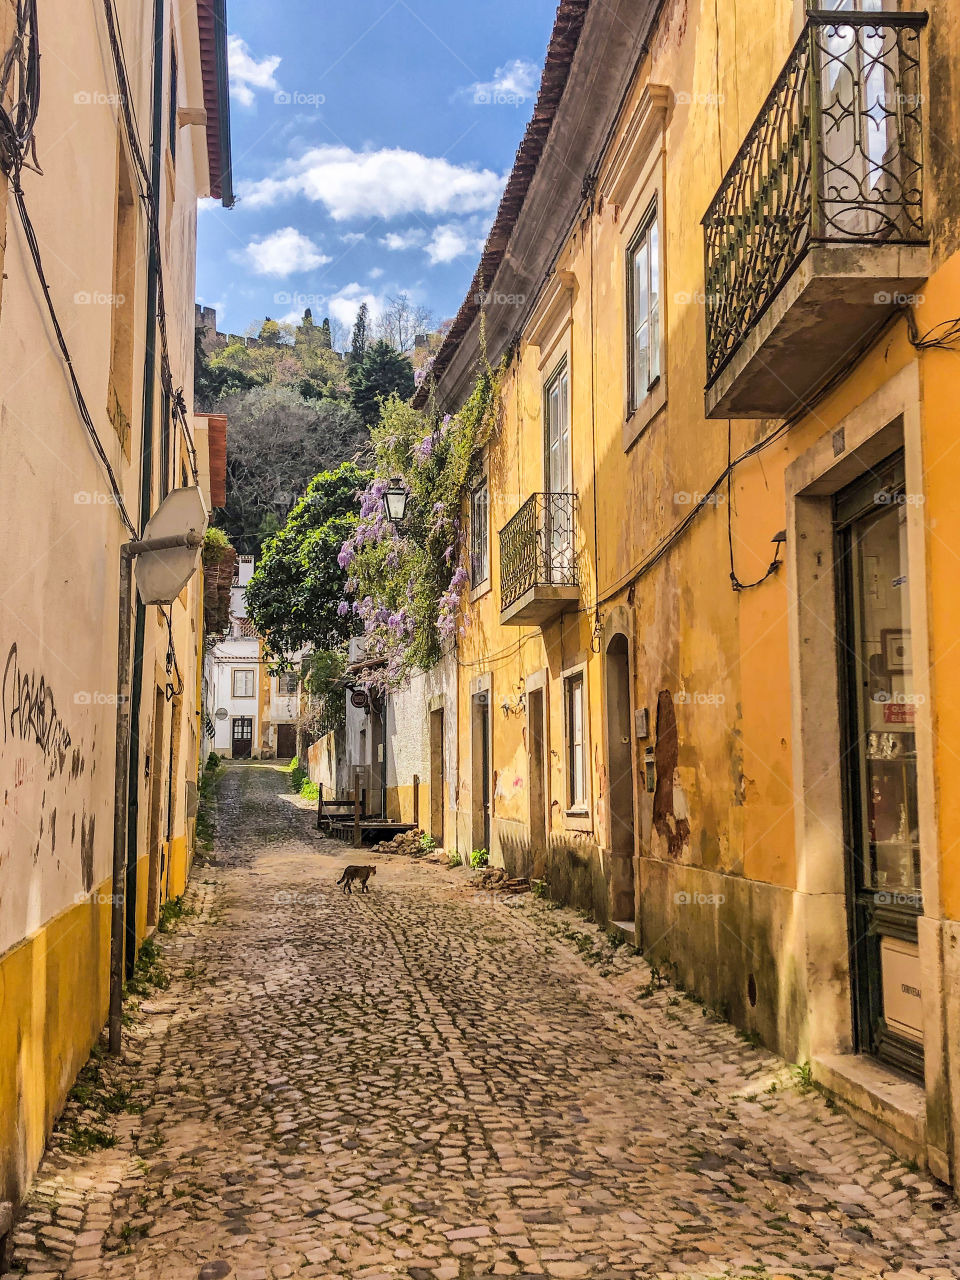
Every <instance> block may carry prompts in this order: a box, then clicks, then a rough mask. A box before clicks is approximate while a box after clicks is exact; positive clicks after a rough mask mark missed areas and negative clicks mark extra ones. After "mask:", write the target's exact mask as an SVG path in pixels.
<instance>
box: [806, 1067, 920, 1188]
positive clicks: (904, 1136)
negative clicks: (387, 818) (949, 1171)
mask: <svg viewBox="0 0 960 1280" xmlns="http://www.w3.org/2000/svg"><path fill="white" fill-rule="evenodd" d="M811 1066H812V1068H813V1078H814V1080H816V1082H817V1084H819V1085H822V1086H823V1088H824V1089H826V1090H827V1092H828V1093H830V1094H831V1095H832V1096H833V1097H834V1098H835V1099H836V1100H837V1102H839V1103H841V1104H842V1105H843V1106H844V1108H845V1109H846V1110H847V1111H849V1112H850V1114H851V1115H852V1116H853V1118H854V1119H855V1120H856V1121H857V1123H858V1124H860V1125H862V1126H863V1127H864V1128H865V1129H868V1130H869V1131H870V1132H871V1133H872V1134H874V1136H875V1137H877V1138H879V1139H880V1140H881V1142H885V1143H886V1144H887V1145H888V1146H890V1147H892V1148H893V1149H894V1151H896V1153H897V1155H899V1156H901V1157H902V1158H903V1159H905V1160H915V1161H916V1162H917V1163H918V1164H919V1165H921V1166H926V1164H927V1149H926V1148H927V1099H926V1095H925V1093H924V1091H923V1086H922V1085H921V1084H919V1083H917V1082H916V1081H913V1080H910V1079H908V1078H907V1077H906V1076H902V1075H900V1073H899V1072H897V1071H893V1070H891V1069H890V1068H889V1067H885V1066H884V1065H883V1064H882V1063H880V1062H877V1061H876V1059H875V1058H870V1057H867V1056H866V1055H865V1054H860V1053H843V1054H832V1055H830V1056H826V1057H822V1058H815V1059H814V1060H813V1062H812V1063H811Z"/></svg>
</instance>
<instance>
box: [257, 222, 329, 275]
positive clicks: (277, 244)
mask: <svg viewBox="0 0 960 1280" xmlns="http://www.w3.org/2000/svg"><path fill="white" fill-rule="evenodd" d="M238 257H239V258H240V259H241V261H243V262H244V263H245V264H246V265H247V266H248V267H250V268H251V270H252V271H254V272H255V273H256V274H257V275H258V276H289V275H291V274H292V273H293V272H294V271H311V270H313V268H314V267H322V266H323V264H324V263H325V262H329V261H330V259H329V258H328V257H327V256H326V254H324V253H321V252H320V250H319V249H318V248H317V246H316V245H315V244H314V243H313V241H312V240H311V239H309V237H307V236H305V235H303V234H302V232H300V231H297V229H296V228H295V227H281V228H280V230H279V231H273V232H271V233H270V235H268V236H264V237H263V238H262V239H261V240H251V241H250V243H249V244H248V245H247V247H246V248H245V249H244V250H243V253H242V254H239V255H238Z"/></svg>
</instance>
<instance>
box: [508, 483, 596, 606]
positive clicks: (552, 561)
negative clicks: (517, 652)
mask: <svg viewBox="0 0 960 1280" xmlns="http://www.w3.org/2000/svg"><path fill="white" fill-rule="evenodd" d="M576 507H577V495H576V494H575V493H534V494H532V495H531V497H529V498H528V499H527V501H526V502H525V503H524V504H523V506H522V507H521V508H520V510H519V511H518V512H517V514H516V515H515V516H513V517H512V519H510V520H509V521H508V522H507V524H505V525H504V526H503V528H502V529H501V530H500V622H501V624H502V625H503V626H516V627H521V626H542V625H543V624H544V623H545V622H549V621H550V619H551V618H555V617H556V616H557V614H559V613H562V612H563V610H564V609H566V608H568V607H569V606H570V605H571V604H575V603H576V602H577V601H578V600H579V599H580V586H579V578H578V576H577V557H576V550H575V543H574V515H575V512H576Z"/></svg>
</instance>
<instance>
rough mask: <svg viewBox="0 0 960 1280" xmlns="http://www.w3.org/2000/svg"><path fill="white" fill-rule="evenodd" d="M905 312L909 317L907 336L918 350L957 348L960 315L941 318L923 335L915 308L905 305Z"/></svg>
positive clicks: (959, 334)
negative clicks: (952, 317) (948, 318)
mask: <svg viewBox="0 0 960 1280" xmlns="http://www.w3.org/2000/svg"><path fill="white" fill-rule="evenodd" d="M903 313H904V315H905V316H906V318H907V336H908V337H909V339H910V343H911V345H912V346H914V347H915V348H916V349H917V351H934V350H940V351H955V350H956V344H957V343H958V342H960V316H958V317H957V318H956V319H954V320H941V321H940V323H939V324H935V325H934V326H933V328H932V329H928V330H927V332H926V333H925V334H922V335H921V333H920V330H919V328H918V327H917V318H916V316H915V315H914V312H913V308H912V307H904V309H903Z"/></svg>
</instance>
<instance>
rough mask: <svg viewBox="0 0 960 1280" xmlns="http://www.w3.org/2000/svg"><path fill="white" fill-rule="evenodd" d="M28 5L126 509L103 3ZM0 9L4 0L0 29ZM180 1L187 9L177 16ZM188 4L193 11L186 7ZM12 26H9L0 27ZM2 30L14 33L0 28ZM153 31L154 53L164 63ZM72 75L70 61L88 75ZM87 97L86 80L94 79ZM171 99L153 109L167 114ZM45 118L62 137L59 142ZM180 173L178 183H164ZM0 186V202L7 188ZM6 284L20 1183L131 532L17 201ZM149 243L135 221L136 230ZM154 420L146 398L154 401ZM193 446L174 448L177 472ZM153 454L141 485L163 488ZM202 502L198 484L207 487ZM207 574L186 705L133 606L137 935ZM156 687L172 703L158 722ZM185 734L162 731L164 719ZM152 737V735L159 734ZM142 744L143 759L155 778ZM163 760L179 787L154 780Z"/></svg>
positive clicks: (33, 202) (49, 1049)
mask: <svg viewBox="0 0 960 1280" xmlns="http://www.w3.org/2000/svg"><path fill="white" fill-rule="evenodd" d="M117 9H118V18H119V25H120V29H121V33H122V36H123V40H124V44H125V47H126V50H127V65H128V69H129V74H130V79H131V93H132V96H133V99H134V105H135V110H136V113H137V117H138V119H139V120H140V121H141V124H142V125H145V123H146V122H149V121H150V119H151V81H152V61H153V56H152V55H153V42H152V30H151V24H150V20H149V14H148V13H147V10H146V9H145V8H144V6H142V5H137V4H134V3H133V0H121V2H120V3H119V4H118V6H117ZM44 10H45V13H44V15H43V17H42V19H41V45H42V56H43V65H44V68H45V72H44V77H43V98H42V104H41V109H40V117H39V123H38V131H37V140H38V148H39V154H40V156H41V157H42V160H41V163H42V165H43V175H42V176H38V175H36V174H33V173H25V174H24V189H25V196H26V201H27V205H28V208H29V210H30V213H31V217H32V219H33V221H34V223H35V225H36V230H37V237H38V240H39V243H40V245H41V251H42V257H43V263H44V269H45V271H46V274H47V276H48V277H49V280H50V285H51V290H52V293H53V296H54V298H55V300H56V305H57V309H58V313H59V316H60V320H61V322H62V324H63V327H64V330H65V332H66V333H67V340H68V343H69V346H70V350H71V355H72V358H73V362H74V366H75V369H76V373H77V377H78V380H79V382H80V385H81V387H82V388H83V392H84V395H85V397H86V399H87V402H88V404H89V407H90V411H91V413H92V415H93V418H94V421H95V422H96V423H97V427H98V430H99V432H100V435H101V437H102V441H103V445H104V448H105V450H106V452H107V455H108V456H109V458H110V461H111V463H112V465H113V467H114V469H115V471H116V473H117V475H118V478H119V484H120V488H121V490H122V493H123V496H124V501H125V505H126V507H127V509H128V511H129V512H131V513H132V514H133V516H134V518H136V514H137V512H138V509H139V471H140V455H141V440H140V431H141V427H140V424H141V403H140V401H141V394H142V385H141V384H142V370H143V367H144V338H145V330H146V315H145V296H146V285H145V275H146V262H145V255H144V254H143V253H142V252H141V253H140V255H139V258H138V261H137V268H136V280H135V283H134V286H133V295H134V296H133V301H132V310H131V313H130V316H129V323H130V326H131V332H132V335H133V338H132V345H133V350H132V354H131V362H132V366H133V370H134V373H135V375H136V373H138V372H139V374H140V377H139V378H138V377H136V376H134V379H133V383H134V402H135V403H134V404H133V407H132V412H131V414H130V432H129V436H128V438H127V441H126V447H125V444H124V441H123V440H122V439H121V434H119V433H118V432H117V431H116V430H115V429H114V427H113V426H112V425H111V420H110V418H109V416H108V413H107V407H108V402H109V395H108V382H109V374H110V366H111V352H112V324H113V316H114V305H113V302H112V295H113V293H114V292H115V283H114V282H115V276H114V265H115V264H114V252H115V247H114V228H115V226H116V222H117V216H116V215H117V210H116V206H117V192H118V121H117V116H118V110H117V108H116V107H114V106H112V105H109V104H111V103H114V102H115V101H116V97H115V95H116V92H117V87H116V83H115V80H114V79H113V73H112V61H111V56H110V51H109V47H108V45H107V40H106V35H105V31H104V25H103V21H102V14H100V15H99V17H98V14H97V11H96V10H95V9H93V8H91V7H89V6H87V7H83V6H80V7H78V6H76V5H75V4H72V3H70V2H69V0H51V2H50V3H49V4H46V5H45V6H44ZM8 11H9V5H8V4H6V3H4V4H3V7H2V14H0V29H3V27H4V23H5V22H6V18H7V15H8ZM181 19H182V22H181ZM171 21H172V23H173V25H174V31H175V38H176V39H177V45H178V62H179V65H180V68H181V72H182V76H183V85H182V86H181V88H182V92H183V93H186V92H187V89H188V87H189V93H190V95H191V98H192V100H194V101H197V100H199V98H198V97H196V96H195V95H196V94H198V91H199V76H200V71H199V43H198V35H197V31H196V12H195V9H193V10H192V9H191V7H190V6H189V5H186V6H182V7H181V6H173V14H172V16H171ZM191 22H192V26H191ZM7 34H9V29H7ZM3 47H4V48H6V42H4V46H3ZM169 62H170V59H169V50H168V49H165V50H164V55H163V66H164V67H168V66H169ZM81 73H82V74H81ZM85 95H86V96H85ZM165 118H166V117H165ZM56 138H59V139H60V141H59V143H58V144H57V145H54V141H55V139H56ZM206 164H207V161H206V151H205V144H204V140H203V137H202V131H200V130H196V129H192V130H191V129H187V130H185V131H182V132H181V134H180V139H179V146H178V151H177V163H176V168H175V169H174V168H173V166H172V165H168V166H166V167H165V168H164V171H163V177H162V183H161V192H160V199H161V241H162V255H163V262H164V270H165V286H166V290H165V292H166V304H167V322H168V334H169V343H170V355H171V365H172V374H173V380H174V384H175V385H176V386H180V385H182V386H183V388H184V395H185V399H186V402H187V403H188V404H190V403H192V398H193V396H192V387H193V341H194V336H193V308H194V298H193V287H194V264H195V256H196V194H195V193H196V191H197V190H198V189H202V188H203V186H204V184H205V182H206ZM172 183H175V184H176V188H177V189H176V200H174V191H173V189H172V186H171V184H172ZM4 202H5V197H4V201H0V212H2V209H3V207H4ZM4 232H5V237H6V238H5V246H4V250H3V262H2V265H3V275H4V279H3V289H2V297H0V483H2V488H0V496H2V501H0V535H2V544H3V548H4V588H3V592H2V598H0V680H2V687H0V710H2V727H0V800H2V804H0V1200H4V1199H14V1200H16V1199H17V1198H18V1197H19V1196H20V1194H21V1193H22V1191H23V1190H24V1188H25V1187H26V1185H27V1183H28V1181H29V1179H30V1177H31V1176H32V1174H33V1171H34V1169H35V1168H36V1165H37V1163H38V1161H39V1159H40V1157H41V1155H42V1152H43V1148H44V1144H45V1141H46V1138H47V1135H48V1134H49V1131H50V1127H51V1125H52V1123H53V1121H54V1119H55V1117H56V1115H57V1114H58V1112H59V1110H60V1107H61V1106H62V1103H63V1099H64V1097H65V1096H66V1093H67V1091H68V1090H69V1088H70V1086H71V1084H72V1082H73V1079H74V1077H75V1075H76V1072H77V1070H78V1069H79V1067H80V1066H81V1065H82V1063H83V1062H84V1061H85V1060H86V1058H87V1055H88V1053H89V1049H90V1045H91V1043H92V1042H93V1040H94V1039H95V1037H96V1035H97V1033H98V1031H99V1029H100V1027H101V1026H102V1024H103V1021H104V1018H105V1016H106V1001H107V967H108V951H109V910H110V908H109V895H110V893H111V880H110V876H111V862H112V831H113V808H114V765H115V742H114V739H115V724H116V687H117V631H118V620H117V615H118V583H119V548H120V544H121V541H123V540H126V538H127V537H128V534H127V533H126V532H125V531H124V529H123V527H122V525H121V522H120V520H119V519H118V514H117V507H116V504H115V502H114V500H113V497H112V494H111V492H110V488H109V482H108V479H107V476H106V474H105V471H104V469H103V467H102V466H101V464H100V463H99V461H98V459H97V458H96V456H95V454H94V452H93V449H92V448H91V445H90V441H89V439H88V437H87V435H86V432H85V430H84V428H83V425H82V423H81V421H80V419H79V416H78V413H77V410H76V407H75V404H74V402H73V399H72V393H71V390H70V386H69V382H68V379H67V376H66V373H65V370H64V365H63V362H62V359H61V357H60V354H59V351H58V350H57V348H56V345H55V340H54V337H53V334H52V332H51V330H50V325H49V320H48V317H47V315H46V311H45V308H44V304H43V299H42V296H41V293H40V291H39V288H38V285H37V280H36V275H35V272H34V268H33V264H32V262H31V260H30V258H29V256H28V251H27V246H26V243H25V240H24V235H23V231H22V228H21V226H20V224H19V221H18V220H17V219H16V218H10V217H9V211H8V216H7V220H6V225H5V227H4V226H3V225H2V224H0V239H2V237H3V234H4ZM144 243H145V231H144V229H143V225H142V223H141V226H140V227H139V231H138V244H139V245H140V246H141V248H142V245H143V244H144ZM157 420H159V405H158V410H157ZM184 452H185V450H184V447H183V446H182V444H181V443H180V442H178V445H177V448H176V450H175V457H173V458H172V459H171V466H172V477H171V479H172V482H173V483H174V484H176V483H179V482H180V478H181V463H182V461H183V459H184ZM157 470H158V468H157V467H155V468H154V493H153V502H154V505H156V503H157V502H158V501H159V496H160V495H159V485H158V477H157V474H156V473H157ZM206 497H207V501H208V502H209V493H207V495H206ZM199 582H200V580H199V578H197V579H195V580H194V582H193V583H191V584H190V585H189V586H188V587H187V588H185V590H184V591H183V592H182V593H181V595H180V597H179V598H178V600H177V601H175V602H174V604H173V606H172V620H173V636H174V643H175V646H176V652H177V661H178V666H179V670H180V674H181V676H182V679H183V692H182V702H181V704H180V706H179V715H176V714H175V710H174V709H175V706H176V703H175V701H173V700H171V701H168V700H167V699H166V698H165V697H164V696H163V691H164V689H165V686H166V685H167V682H168V680H171V677H170V676H168V674H167V671H166V665H165V656H166V648H167V626H166V622H165V620H164V619H163V618H162V616H161V615H160V611H159V610H158V609H157V608H155V607H151V608H148V609H147V613H146V628H145V643H144V654H143V664H142V673H143V700H142V705H141V720H140V735H141V753H140V756H139V759H138V761H137V763H136V765H135V766H134V767H135V773H134V778H135V781H136V782H137V784H138V785H139V827H138V833H137V850H138V854H139V861H138V866H137V871H138V875H137V895H136V900H135V901H132V902H131V903H130V904H129V905H130V911H131V914H132V916H133V917H134V918H135V920H136V924H137V932H138V936H139V937H140V938H142V936H143V933H144V931H145V929H146V928H147V927H148V902H147V888H148V881H149V878H150V877H149V869H150V856H149V855H150V851H149V850H148V837H149V832H150V809H151V803H150V800H151V789H152V785H153V782H154V780H155V779H159V780H160V785H159V787H158V796H159V806H158V809H157V813H156V831H157V835H158V844H157V846H156V847H155V849H154V854H155V857H156V866H155V871H156V878H157V889H158V897H159V898H162V897H164V896H166V895H167V894H168V893H170V894H174V893H178V892H181V891H182V888H183V884H184V882H185V878H186V874H187V870H188V867H189V860H190V855H191V849H192V824H193V819H190V818H188V817H187V809H188V786H189V785H190V784H193V783H195V781H196V777H197V762H198V751H199V745H200V723H199V720H198V717H197V714H196V712H197V707H196V705H195V699H196V689H197V682H198V675H197V665H198V661H199V656H200V645H201V627H202V602H201V598H200V593H201V588H200V585H199ZM158 687H159V689H160V690H161V698H162V715H163V720H162V722H161V724H160V725H159V726H157V733H156V734H155V733H154V717H155V705H156V703H155V699H156V693H157V689H158ZM175 725H176V726H179V732H178V733H177V734H176V735H175V737H174V740H173V741H171V733H172V732H173V726H175ZM155 742H156V743H157V744H158V745H159V748H160V750H159V752H155V750H154V743H155ZM148 756H149V757H150V760H149V768H150V773H149V777H148V776H146V767H147V757H148ZM171 760H173V761H174V767H175V770H176V772H175V776H174V777H173V781H172V786H170V787H169V788H168V785H167V781H168V777H169V772H170V768H171Z"/></svg>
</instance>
